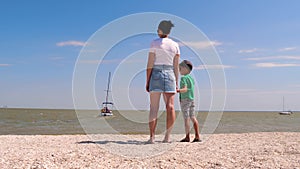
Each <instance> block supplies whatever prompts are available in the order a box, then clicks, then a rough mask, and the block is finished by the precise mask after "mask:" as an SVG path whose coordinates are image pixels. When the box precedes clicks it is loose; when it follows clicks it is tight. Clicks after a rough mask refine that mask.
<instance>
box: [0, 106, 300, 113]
mask: <svg viewBox="0 0 300 169" xmlns="http://www.w3.org/2000/svg"><path fill="white" fill-rule="evenodd" d="M3 109H4V110H22V109H23V110H68V111H75V110H76V111H100V110H101V108H100V107H99V109H71V108H20V107H0V110H3ZM114 111H142V112H144V111H149V110H129V109H124V110H114ZM175 111H176V112H180V110H175ZM208 111H209V110H198V111H197V112H208ZM281 111H282V110H224V111H223V112H224V113H226V112H246V113H249V112H253V113H257V112H281ZM210 112H220V111H210ZM293 112H294V113H300V110H293Z"/></svg>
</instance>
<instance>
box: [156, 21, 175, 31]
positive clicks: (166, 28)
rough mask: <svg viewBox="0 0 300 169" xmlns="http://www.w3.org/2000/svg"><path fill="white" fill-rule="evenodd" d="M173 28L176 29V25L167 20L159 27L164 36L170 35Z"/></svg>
mask: <svg viewBox="0 0 300 169" xmlns="http://www.w3.org/2000/svg"><path fill="white" fill-rule="evenodd" d="M172 27H174V24H173V23H172V22H171V21H166V20H163V21H161V22H160V23H159V25H158V29H160V30H161V31H162V32H163V33H164V34H170V32H171V28H172Z"/></svg>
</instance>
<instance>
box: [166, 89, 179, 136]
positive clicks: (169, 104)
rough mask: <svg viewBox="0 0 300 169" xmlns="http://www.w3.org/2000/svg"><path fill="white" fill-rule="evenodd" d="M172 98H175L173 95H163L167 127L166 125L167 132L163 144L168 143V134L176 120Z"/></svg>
mask: <svg viewBox="0 0 300 169" xmlns="http://www.w3.org/2000/svg"><path fill="white" fill-rule="evenodd" d="M174 98H175V93H164V100H165V103H166V110H167V125H166V128H167V130H166V134H165V138H164V140H163V142H170V134H171V131H172V129H173V125H174V122H175V119H176V114H175V109H174Z"/></svg>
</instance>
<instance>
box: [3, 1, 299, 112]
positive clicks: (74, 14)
mask: <svg viewBox="0 0 300 169" xmlns="http://www.w3.org/2000/svg"><path fill="white" fill-rule="evenodd" d="M125 3H126V4H125ZM299 6H300V1H297V0H289V1H283V0H265V1H260V0H251V1H250V0H246V1H238V0H227V1H208V0H206V1H196V0H195V1H188V2H183V1H179V0H175V1H157V0H154V1H137V0H133V1H114V0H113V1H96V0H95V1H92V0H91V1H58V0H54V1H53V0H52V1H50V0H49V1H34V0H31V1H14V0H13V1H8V0H7V1H1V6H0V21H1V24H0V30H1V31H0V38H1V40H0V77H1V80H0V95H1V97H0V106H1V105H8V106H9V107H34V108H39V107H41V108H73V99H72V78H73V71H74V66H75V63H76V59H77V57H78V55H79V52H80V50H81V49H82V47H83V45H84V44H85V42H86V41H87V40H88V39H89V38H90V37H91V36H92V35H93V34H94V33H95V32H96V31H97V30H98V29H100V28H101V27H103V26H104V25H106V24H108V23H110V22H112V21H113V20H115V19H118V18H120V17H123V16H127V15H130V14H134V13H141V12H162V13H169V14H172V15H176V16H178V17H181V18H184V19H186V20H188V21H189V22H191V23H193V24H194V25H195V26H197V27H198V28H199V29H200V30H201V31H202V32H203V33H205V34H206V36H207V37H208V38H209V39H210V40H211V41H212V42H213V44H214V45H215V47H216V49H217V52H218V53H219V56H220V58H221V60H222V63H223V67H222V68H224V70H225V73H226V82H227V100H226V106H225V110H281V109H282V97H283V96H285V100H286V107H287V109H292V110H300V104H299V100H300V79H299V72H300V40H299V39H300V34H299V30H300V15H299V10H298V8H299ZM137 24H142V23H137ZM175 26H176V23H175ZM174 29H176V27H175V28H174ZM155 31H156V30H155V29H154V30H153V32H154V33H155ZM187 34H188V32H187ZM153 38H156V37H155V36H151V35H149V36H143V37H133V38H130V39H128V40H127V41H124V42H122V43H121V44H119V45H118V46H116V47H115V48H114V50H112V51H111V52H110V53H109V54H108V55H107V58H109V59H111V60H112V61H113V60H118V59H120V60H121V59H122V57H119V56H118V52H121V51H122V53H125V54H127V55H129V54H130V53H131V52H134V49H135V48H134V47H132V48H128V47H127V46H126V45H124V44H126V43H131V44H138V45H141V46H143V47H147V46H148V44H150V41H151V39H153ZM196 45H197V44H196ZM198 45H199V44H198ZM100 46H101V45H100ZM187 55H189V53H188V51H187V50H184V49H183V53H182V58H185V57H187ZM118 57H119V58H118ZM145 58H146V56H145ZM112 67H113V66H112ZM196 67H197V68H198V69H195V71H194V72H195V76H196V75H197V78H199V81H200V82H199V83H200V84H199V86H198V87H199V90H200V97H201V98H200V100H201V103H199V105H200V109H204V110H207V109H208V108H209V106H210V98H209V97H210V96H209V94H207V93H209V82H208V81H209V80H208V77H207V75H206V74H205V71H204V70H203V69H201V65H196ZM105 69H109V68H108V67H107V68H105ZM98 72H99V73H98V74H97V80H96V95H97V97H98V98H99V102H101V100H103V99H104V96H103V95H104V92H103V90H104V89H105V85H103V83H102V82H103V81H104V82H106V80H107V72H105V71H101V68H99V71H98ZM197 72H198V74H197ZM143 75H144V74H143V73H141V74H139V76H138V77H137V78H136V79H134V84H136V86H134V85H133V86H134V89H130V91H132V90H134V91H138V92H139V93H140V94H139V95H138V96H135V97H132V96H131V95H130V96H129V98H133V102H135V103H134V104H136V105H137V107H140V108H144V107H147V104H148V102H147V99H148V98H147V93H145V92H143V89H144V79H143V77H144V76H143ZM120 85H122V84H120ZM206 98H207V99H206ZM140 100H142V101H144V100H146V101H144V102H141V101H140ZM126 108H128V107H126V106H125V107H124V109H126Z"/></svg>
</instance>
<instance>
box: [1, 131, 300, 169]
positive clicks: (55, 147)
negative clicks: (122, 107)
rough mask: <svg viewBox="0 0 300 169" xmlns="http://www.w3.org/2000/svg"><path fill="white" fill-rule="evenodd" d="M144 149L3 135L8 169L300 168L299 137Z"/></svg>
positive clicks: (108, 138) (127, 142) (139, 143)
mask: <svg viewBox="0 0 300 169" xmlns="http://www.w3.org/2000/svg"><path fill="white" fill-rule="evenodd" d="M182 136H183V135H172V139H173V140H172V143H161V142H159V141H160V139H161V138H162V137H161V136H157V137H158V138H157V141H156V142H155V144H145V141H147V139H148V136H147V135H126V136H124V135H101V136H99V135H94V136H91V135H89V136H87V135H56V136H55V135H2V136H0V143H1V146H0V167H1V168H2V169H5V168H9V169H11V168H264V169H265V168H270V169H274V168H287V169H290V168H292V169H293V168H300V133H296V132H295V133H292V132H285V133H284V132H281V133H279V132H270V133H267V132H266V133H243V134H213V135H207V136H203V139H204V141H203V142H201V143H179V142H177V141H178V140H179V139H180V138H181V137H182Z"/></svg>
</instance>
